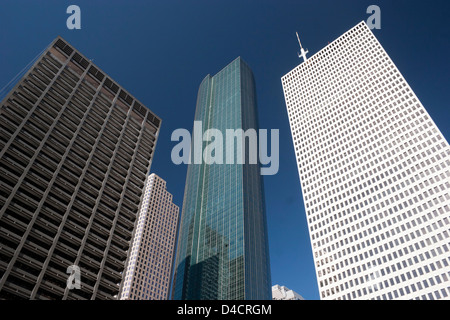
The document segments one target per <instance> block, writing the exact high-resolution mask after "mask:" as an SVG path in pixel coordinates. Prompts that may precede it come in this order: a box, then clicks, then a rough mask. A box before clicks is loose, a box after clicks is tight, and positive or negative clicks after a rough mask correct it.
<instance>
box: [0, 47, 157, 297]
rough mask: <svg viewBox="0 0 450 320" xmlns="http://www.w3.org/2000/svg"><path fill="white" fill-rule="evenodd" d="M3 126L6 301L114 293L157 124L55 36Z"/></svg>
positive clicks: (0, 241)
mask: <svg viewBox="0 0 450 320" xmlns="http://www.w3.org/2000/svg"><path fill="white" fill-rule="evenodd" d="M0 123H1V125H0V133H1V134H0V170H1V176H2V180H1V182H0V186H1V188H0V190H1V191H0V299H58V300H60V299H117V296H118V293H119V285H120V283H121V281H122V273H123V271H124V263H125V260H126V258H127V250H128V249H129V246H130V240H131V236H132V233H133V230H134V225H135V222H136V216H137V213H138V207H139V204H140V202H141V198H142V196H143V187H144V183H145V180H146V177H147V174H148V172H149V169H150V164H151V160H152V158H153V154H154V149H155V145H156V141H157V137H158V133H159V127H160V124H161V120H160V119H159V118H158V117H157V116H155V115H154V114H153V113H152V112H151V111H150V110H148V109H147V108H146V107H145V106H144V105H142V104H141V103H140V102H138V101H137V100H136V99H135V98H134V97H133V96H131V95H130V94H129V93H127V92H126V91H125V90H124V89H123V88H121V87H120V86H119V85H118V84H117V83H116V82H114V81H113V80H112V79H111V78H110V77H108V76H107V75H106V74H105V73H104V72H102V71H101V70H100V69H99V68H97V67H96V66H95V65H94V64H93V63H92V62H91V61H89V60H88V59H86V58H85V57H84V56H83V55H82V54H81V53H80V52H78V51H77V50H76V49H75V48H73V47H72V46H71V45H69V44H68V43H67V42H66V41H65V40H63V39H62V38H57V39H55V40H54V41H53V42H52V43H51V44H50V45H49V46H48V47H47V48H46V49H45V51H44V52H43V53H42V54H41V55H40V56H39V57H38V59H36V61H35V62H34V63H33V64H32V65H31V66H30V68H29V69H28V70H27V71H26V72H24V74H23V76H22V77H21V78H20V79H18V81H16V84H15V85H14V87H13V88H12V89H11V91H10V92H9V93H8V94H6V96H5V97H4V99H3V100H2V101H1V109H0ZM69 273H70V274H69ZM77 280H78V281H77ZM74 284H75V285H74Z"/></svg>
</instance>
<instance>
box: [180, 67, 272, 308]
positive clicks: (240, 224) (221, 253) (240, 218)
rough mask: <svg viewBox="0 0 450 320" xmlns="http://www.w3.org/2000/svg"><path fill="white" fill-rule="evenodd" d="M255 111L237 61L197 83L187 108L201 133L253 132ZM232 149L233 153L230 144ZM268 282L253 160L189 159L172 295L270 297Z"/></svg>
mask: <svg viewBox="0 0 450 320" xmlns="http://www.w3.org/2000/svg"><path fill="white" fill-rule="evenodd" d="M256 112H257V111H256V95H255V84H254V79H253V74H252V71H251V70H250V68H249V67H248V66H247V64H246V63H245V62H244V61H243V60H242V59H241V58H237V59H235V60H234V61H233V62H231V63H230V64H229V65H228V66H227V67H225V68H224V69H222V70H221V71H220V72H219V73H217V74H216V75H215V76H213V77H211V76H210V75H208V76H206V77H205V79H204V80H203V81H202V83H201V85H200V88H199V92H198V97H197V107H196V113H195V120H196V121H201V122H202V126H203V132H201V134H203V133H204V132H206V131H207V130H209V129H217V130H219V131H220V132H222V133H223V134H224V135H225V131H226V129H242V130H244V131H246V130H247V129H255V130H257V128H258V122H257V113H256ZM193 140H194V141H193V144H192V149H191V153H192V154H191V155H192V156H193V158H195V157H196V156H197V154H196V153H197V152H198V151H196V150H198V148H196V145H195V144H196V142H197V141H196V140H195V137H194V139H193ZM205 144H206V143H203V145H205ZM197 147H198V145H197ZM234 148H235V152H234V154H237V150H236V148H237V144H235V145H234ZM200 149H203V148H200ZM228 151H230V150H228ZM247 151H248V150H247ZM200 152H201V150H200ZM223 154H225V152H224V153H223ZM200 157H202V154H200ZM270 279H271V277H270V266H269V253H268V240H267V227H266V213H265V203H264V191H263V181H262V177H261V175H260V166H259V164H251V163H250V161H246V162H245V163H244V164H238V163H237V161H236V163H233V164H226V163H225V162H224V163H223V164H218V163H212V164H207V163H206V162H205V161H202V163H194V162H193V163H191V164H189V166H188V172H187V177H186V186H185V193H184V200H183V209H182V216H181V222H180V231H179V237H178V251H177V260H176V275H175V281H174V298H175V299H183V300H188V299H205V300H215V299H223V300H235V299H267V300H271V280H270Z"/></svg>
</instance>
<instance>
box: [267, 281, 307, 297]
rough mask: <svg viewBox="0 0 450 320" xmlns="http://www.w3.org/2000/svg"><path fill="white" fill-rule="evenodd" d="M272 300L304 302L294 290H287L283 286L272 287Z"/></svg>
mask: <svg viewBox="0 0 450 320" xmlns="http://www.w3.org/2000/svg"><path fill="white" fill-rule="evenodd" d="M272 299H273V300H305V299H303V297H302V296H301V295H299V294H298V293H297V292H295V291H294V290H291V289H288V288H286V287H285V286H280V285H278V284H276V285H274V286H272Z"/></svg>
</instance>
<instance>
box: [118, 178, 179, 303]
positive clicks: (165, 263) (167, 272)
mask: <svg viewBox="0 0 450 320" xmlns="http://www.w3.org/2000/svg"><path fill="white" fill-rule="evenodd" d="M179 211H180V210H179V208H178V206H177V205H175V204H173V203H172V194H170V193H169V192H168V191H167V190H166V181H164V180H163V179H161V178H160V177H158V176H157V175H156V174H154V173H152V174H151V175H149V176H148V179H147V183H146V186H145V195H144V200H143V204H142V207H141V209H140V213H139V218H138V222H137V225H136V231H135V234H134V237H133V244H132V248H131V252H130V255H129V260H128V263H127V269H126V274H125V279H124V284H123V288H122V290H121V295H120V299H121V300H168V299H169V290H170V281H171V275H172V264H173V256H174V250H175V240H176V234H177V226H178V216H179Z"/></svg>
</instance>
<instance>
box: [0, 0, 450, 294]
mask: <svg viewBox="0 0 450 320" xmlns="http://www.w3.org/2000/svg"><path fill="white" fill-rule="evenodd" d="M71 4H76V5H78V6H80V8H81V26H82V29H81V30H68V29H67V27H66V19H67V17H68V16H69V15H68V14H66V8H67V7H68V6H69V5H71ZM371 4H376V5H378V6H379V7H380V9H381V30H374V34H375V35H376V36H377V38H378V39H379V40H380V42H381V44H382V45H383V46H384V48H385V49H386V51H387V53H388V54H389V55H390V56H391V58H392V59H393V61H394V63H395V64H396V65H397V67H398V68H399V70H400V72H401V73H402V74H403V75H404V77H405V78H406V80H407V81H408V82H409V84H410V85H411V87H412V89H413V90H414V91H415V92H416V94H417V95H418V97H419V99H420V100H421V101H422V103H423V104H424V106H425V108H426V109H427V110H428V112H429V113H430V115H431V117H432V118H433V119H434V120H435V122H436V123H437V125H438V127H439V128H440V129H441V131H442V132H443V134H444V136H445V137H446V139H447V140H449V138H450V121H449V119H450V108H449V101H450V90H449V89H450V81H449V78H450V64H449V57H450V24H449V23H448V16H449V14H450V1H448V0H442V1H437V0H431V1H427V2H424V1H411V0H408V1H404V0H403V1H400V0H388V1H380V0H377V1H365V0H358V1H356V0H354V1H349V0H347V1H336V0H329V1H325V0H314V1H313V0H308V1H301V0H295V1H294V0H289V1H288V0H277V1H275V0H271V1H268V0H252V1H249V0H226V1H225V0H214V1H211V0H184V1H174V0H158V1H156V0H146V1H137V0H136V1H132V0H130V1H125V0H123V1H113V0H109V1H95V0H90V1H81V0H71V1H64V0H53V1H38V0H34V1H22V0H2V1H1V2H0V87H3V86H4V85H5V84H6V83H8V82H9V81H10V80H11V79H12V78H13V77H14V76H15V75H16V74H17V73H18V72H19V71H20V70H21V69H22V68H23V67H24V66H25V65H26V64H27V63H28V62H29V61H30V60H32V59H33V58H34V57H35V56H36V55H37V54H38V53H39V52H40V51H41V50H42V49H43V48H44V47H46V46H47V45H48V44H49V43H50V42H51V41H52V40H53V39H54V38H55V37H56V36H57V35H61V36H62V37H63V38H65V39H66V40H67V41H68V42H70V43H71V44H72V45H73V46H75V47H76V48H77V49H78V50H80V51H81V52H82V53H83V54H84V55H85V56H87V57H88V58H90V59H94V63H96V64H97V65H98V66H99V67H100V68H101V69H103V70H104V71H105V72H106V73H108V74H109V75H110V76H111V77H112V78H113V79H114V80H115V81H117V82H118V83H120V84H121V85H122V86H124V87H125V88H126V89H127V90H128V91H129V92H130V93H131V94H133V95H134V96H135V97H136V98H137V99H139V100H140V101H142V102H143V103H144V104H145V105H146V106H147V107H149V108H150V109H151V110H152V111H153V112H155V113H156V114H157V115H158V116H159V117H161V118H162V119H163V123H162V130H161V135H160V138H159V141H158V144H157V147H156V152H155V158H154V161H153V165H152V168H151V171H152V172H155V173H157V174H158V175H160V176H161V177H162V178H164V179H165V180H166V181H167V186H168V190H169V191H170V192H171V193H172V194H173V195H174V201H175V203H177V204H178V205H179V206H180V207H181V206H182V200H183V192H184V183H185V177H186V169H187V167H186V166H185V165H180V166H176V165H174V164H173V163H172V162H171V158H170V152H171V149H172V147H173V146H174V145H175V143H174V142H171V141H170V135H171V133H172V131H173V130H175V129H177V128H186V129H188V130H191V129H192V125H193V120H194V110H195V103H196V96H197V90H198V86H199V84H200V82H201V81H202V79H203V78H204V77H205V76H206V75H207V74H215V73H216V72H218V71H219V70H220V69H222V68H223V67H224V66H225V65H227V64H228V63H229V62H231V61H232V60H234V59H235V58H236V57H237V56H241V57H242V58H243V59H244V60H245V61H246V62H247V63H248V64H249V65H250V67H251V68H252V69H253V72H254V75H255V79H256V86H257V97H258V107H259V119H260V127H261V128H263V129H279V130H280V170H279V172H278V174H277V175H274V176H265V178H264V180H265V192H266V203H267V214H268V225H269V244H270V256H271V268H272V282H273V284H280V285H285V286H287V287H288V288H291V289H293V290H295V291H296V292H298V293H300V294H301V295H303V296H304V297H305V298H306V299H318V298H319V293H318V290H317V282H316V276H315V270H314V264H313V258H312V253H311V246H310V241H309V234H308V230H307V225H306V218H305V213H304V208H303V201H302V196H301V191H300V182H299V178H298V173H297V169H296V162H295V157H294V151H293V146H292V139H291V134H290V131H289V123H288V117H287V113H286V107H285V104H284V97H283V92H282V86H281V81H280V78H281V76H283V75H284V74H286V73H287V72H289V71H290V70H291V69H293V68H294V67H296V66H297V65H298V64H299V63H300V60H299V59H298V57H297V51H298V47H297V40H296V37H295V31H298V32H299V33H300V36H301V39H302V44H303V46H304V47H306V48H308V49H309V52H310V54H309V55H311V54H314V53H316V52H317V51H319V50H320V49H322V48H323V47H324V46H326V45H327V43H328V42H331V41H333V40H334V39H336V38H337V37H338V36H340V35H341V34H342V33H344V32H345V31H347V30H348V29H350V28H352V27H353V26H354V25H356V24H357V23H358V22H360V21H362V20H367V18H368V17H369V15H368V14H366V9H367V7H368V6H369V5H371Z"/></svg>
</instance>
